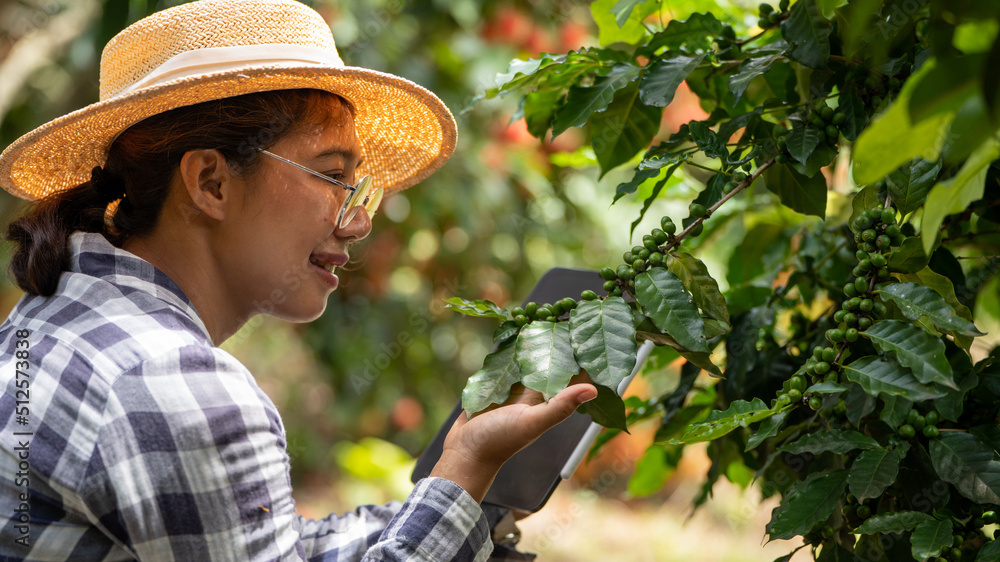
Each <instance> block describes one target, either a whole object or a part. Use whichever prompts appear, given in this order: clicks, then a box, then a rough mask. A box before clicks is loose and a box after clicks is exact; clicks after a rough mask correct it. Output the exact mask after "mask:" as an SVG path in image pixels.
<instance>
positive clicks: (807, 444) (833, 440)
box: [778, 429, 879, 455]
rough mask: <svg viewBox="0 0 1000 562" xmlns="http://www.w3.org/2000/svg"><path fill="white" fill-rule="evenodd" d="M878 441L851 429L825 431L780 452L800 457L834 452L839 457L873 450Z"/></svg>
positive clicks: (793, 443) (795, 442) (804, 436)
mask: <svg viewBox="0 0 1000 562" xmlns="http://www.w3.org/2000/svg"><path fill="white" fill-rule="evenodd" d="M878 446H879V445H878V441H876V440H874V439H872V438H871V437H868V436H867V435H865V434H863V433H859V432H857V431H854V430H850V429H825V430H820V431H816V432H814V433H807V434H806V435H803V436H802V437H800V438H799V439H797V440H795V441H793V442H792V443H789V444H787V445H784V446H782V447H780V448H779V449H778V450H779V451H784V452H786V453H791V454H793V455H798V454H802V453H812V454H814V455H818V454H820V453H826V452H832V453H836V454H838V455H842V454H844V453H847V452H850V451H853V450H855V449H865V450H868V449H873V448H876V447H878Z"/></svg>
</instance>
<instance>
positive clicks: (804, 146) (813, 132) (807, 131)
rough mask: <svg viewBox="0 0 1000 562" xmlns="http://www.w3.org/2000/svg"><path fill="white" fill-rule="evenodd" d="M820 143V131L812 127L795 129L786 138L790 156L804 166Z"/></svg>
mask: <svg viewBox="0 0 1000 562" xmlns="http://www.w3.org/2000/svg"><path fill="white" fill-rule="evenodd" d="M819 142H820V138H819V130H817V129H813V128H812V127H794V128H793V129H792V130H791V131H789V132H788V135H787V136H785V143H786V144H785V146H787V147H788V154H789V155H791V157H792V158H794V159H796V160H798V161H799V162H802V163H803V164H805V163H806V161H808V160H809V156H810V155H811V154H812V153H813V150H816V147H817V146H819Z"/></svg>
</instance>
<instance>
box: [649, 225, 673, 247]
mask: <svg viewBox="0 0 1000 562" xmlns="http://www.w3.org/2000/svg"><path fill="white" fill-rule="evenodd" d="M650 235H651V236H652V237H653V240H655V241H656V243H657V244H666V243H667V240H668V239H669V238H670V237H669V236H667V233H666V232H665V231H664V230H663V229H661V228H654V229H653V232H651V233H650Z"/></svg>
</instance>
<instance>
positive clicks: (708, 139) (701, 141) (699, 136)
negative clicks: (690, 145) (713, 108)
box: [688, 121, 729, 161]
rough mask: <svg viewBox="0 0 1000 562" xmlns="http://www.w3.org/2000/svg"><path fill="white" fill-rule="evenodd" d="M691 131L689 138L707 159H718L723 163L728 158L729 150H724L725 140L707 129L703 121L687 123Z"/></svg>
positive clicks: (706, 124)
mask: <svg viewBox="0 0 1000 562" xmlns="http://www.w3.org/2000/svg"><path fill="white" fill-rule="evenodd" d="M688 129H689V130H690V131H691V138H692V139H693V140H694V142H695V143H696V144H697V145H698V148H700V149H701V150H702V152H704V153H705V156H708V157H709V158H719V159H720V160H723V161H725V160H726V159H727V158H729V150H728V149H727V148H726V139H723V138H720V137H719V135H718V134H717V133H716V132H715V131H713V130H712V129H710V128H709V126H708V123H706V122H705V121H692V122H690V123H688Z"/></svg>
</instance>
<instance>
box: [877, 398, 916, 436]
mask: <svg viewBox="0 0 1000 562" xmlns="http://www.w3.org/2000/svg"><path fill="white" fill-rule="evenodd" d="M882 400H883V401H884V402H885V406H883V407H882V411H881V412H879V416H878V419H880V420H882V421H884V422H885V423H886V424H887V425H888V426H889V427H891V428H893V429H896V428H898V427H899V426H901V425H903V424H904V423H906V416H907V414H909V413H910V409H911V408H913V402H910V401H909V400H907V399H906V398H903V397H902V396H883V397H882Z"/></svg>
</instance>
